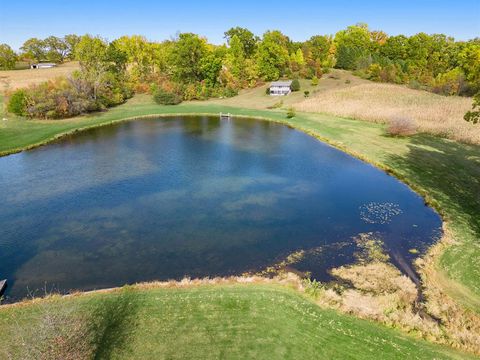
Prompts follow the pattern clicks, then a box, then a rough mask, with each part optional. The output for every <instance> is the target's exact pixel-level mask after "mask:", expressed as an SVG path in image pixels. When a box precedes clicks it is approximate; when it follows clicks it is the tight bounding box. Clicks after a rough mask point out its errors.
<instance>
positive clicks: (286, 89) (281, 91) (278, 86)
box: [269, 80, 292, 96]
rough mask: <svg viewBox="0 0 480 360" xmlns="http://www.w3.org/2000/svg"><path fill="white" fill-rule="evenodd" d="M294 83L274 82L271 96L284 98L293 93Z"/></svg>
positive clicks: (271, 87)
mask: <svg viewBox="0 0 480 360" xmlns="http://www.w3.org/2000/svg"><path fill="white" fill-rule="evenodd" d="M291 86H292V81H291V80H288V81H274V82H272V83H271V84H270V88H269V89H270V95H272V96H284V95H288V94H290V93H291V92H292V89H291Z"/></svg>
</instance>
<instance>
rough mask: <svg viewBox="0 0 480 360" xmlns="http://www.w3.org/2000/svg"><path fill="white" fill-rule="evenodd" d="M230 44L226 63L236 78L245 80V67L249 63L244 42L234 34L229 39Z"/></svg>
mask: <svg viewBox="0 0 480 360" xmlns="http://www.w3.org/2000/svg"><path fill="white" fill-rule="evenodd" d="M229 45H230V46H229V48H228V51H227V56H226V64H227V66H228V67H229V69H230V72H231V73H232V75H233V76H234V77H235V79H237V80H243V79H244V77H245V75H246V74H245V68H246V65H247V64H246V58H245V50H244V47H243V44H242V42H241V41H240V38H239V37H238V36H237V35H233V36H232V38H231V39H230V41H229Z"/></svg>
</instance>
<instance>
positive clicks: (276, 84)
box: [270, 80, 292, 87]
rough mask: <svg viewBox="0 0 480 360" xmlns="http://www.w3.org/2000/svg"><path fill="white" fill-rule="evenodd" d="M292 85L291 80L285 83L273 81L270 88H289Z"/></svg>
mask: <svg viewBox="0 0 480 360" xmlns="http://www.w3.org/2000/svg"><path fill="white" fill-rule="evenodd" d="M291 85H292V80H286V81H273V82H272V83H271V84H270V86H278V87H290V86H291Z"/></svg>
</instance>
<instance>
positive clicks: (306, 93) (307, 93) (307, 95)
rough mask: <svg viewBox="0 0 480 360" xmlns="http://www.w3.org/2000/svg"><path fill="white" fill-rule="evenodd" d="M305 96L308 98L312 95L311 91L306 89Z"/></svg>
mask: <svg viewBox="0 0 480 360" xmlns="http://www.w3.org/2000/svg"><path fill="white" fill-rule="evenodd" d="M303 96H304V97H306V98H308V97H309V96H310V91H308V90H305V91H304V92H303Z"/></svg>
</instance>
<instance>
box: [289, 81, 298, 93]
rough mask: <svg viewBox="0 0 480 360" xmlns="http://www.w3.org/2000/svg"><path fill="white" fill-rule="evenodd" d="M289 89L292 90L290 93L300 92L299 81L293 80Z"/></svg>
mask: <svg viewBox="0 0 480 360" xmlns="http://www.w3.org/2000/svg"><path fill="white" fill-rule="evenodd" d="M290 89H292V91H300V81H298V79H294V80H293V81H292V85H290Z"/></svg>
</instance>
